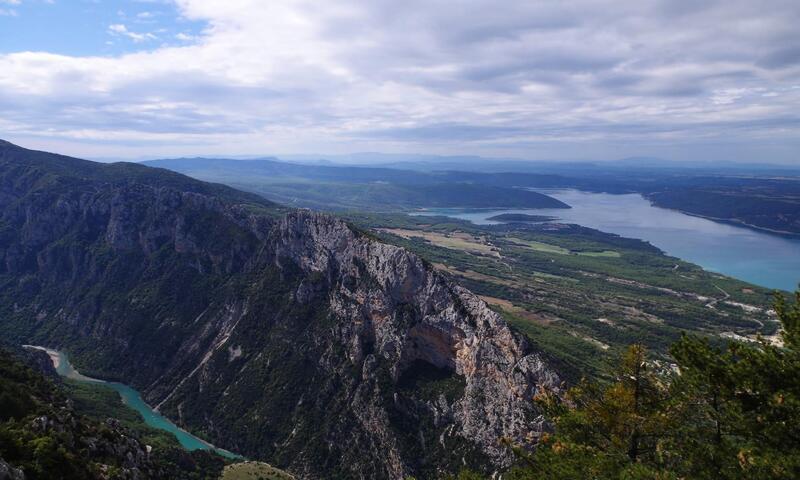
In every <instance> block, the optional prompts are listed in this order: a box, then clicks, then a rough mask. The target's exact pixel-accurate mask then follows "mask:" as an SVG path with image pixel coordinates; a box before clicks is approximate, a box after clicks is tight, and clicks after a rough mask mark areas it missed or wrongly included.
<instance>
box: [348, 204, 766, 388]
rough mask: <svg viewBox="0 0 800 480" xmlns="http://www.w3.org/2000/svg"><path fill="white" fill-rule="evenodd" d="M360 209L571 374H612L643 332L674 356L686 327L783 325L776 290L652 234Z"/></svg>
mask: <svg viewBox="0 0 800 480" xmlns="http://www.w3.org/2000/svg"><path fill="white" fill-rule="evenodd" d="M350 219H351V221H353V222H354V223H356V224H358V225H360V226H361V227H362V228H365V229H370V230H372V231H373V232H374V233H375V235H377V236H379V237H380V238H381V239H382V240H384V241H387V242H390V243H395V244H398V245H401V246H404V247H406V248H408V249H410V250H412V251H414V252H415V253H417V254H419V255H421V256H422V257H423V258H425V259H427V260H428V261H430V262H431V263H432V264H433V265H434V266H435V267H436V268H437V269H439V270H440V271H443V272H445V273H447V274H448V275H450V276H452V277H453V278H455V279H456V280H457V281H458V282H459V283H461V284H462V285H464V286H465V287H467V288H469V289H470V290H472V291H473V292H475V293H476V294H478V295H480V296H481V298H483V300H484V301H486V303H488V304H489V305H490V306H491V307H492V308H493V309H495V310H497V311H498V312H499V313H501V314H502V315H503V316H504V317H505V318H506V319H507V320H508V321H509V322H510V323H511V324H513V325H514V326H515V327H516V328H517V329H519V330H520V331H522V332H524V333H525V334H527V335H528V337H529V338H530V339H531V340H532V341H533V342H534V343H535V344H536V345H537V346H538V347H539V348H541V349H542V350H543V351H544V352H546V354H547V355H548V356H549V357H550V359H551V361H552V362H553V363H554V364H555V365H556V366H557V368H559V370H560V371H562V372H563V373H564V375H565V376H566V377H567V378H568V379H569V380H573V381H574V380H577V379H579V378H580V377H582V376H584V375H590V376H600V377H604V376H606V375H608V374H609V373H610V372H611V371H612V366H611V365H613V360H614V359H615V358H616V357H617V356H618V355H619V353H620V352H621V351H622V349H623V348H624V347H625V346H627V345H629V344H631V343H634V342H641V343H643V344H645V345H647V346H648V347H649V348H650V349H651V350H653V351H654V352H655V353H656V354H657V355H658V356H660V357H662V358H663V359H664V360H667V356H666V351H667V348H668V346H669V345H670V344H671V343H672V342H673V341H675V340H676V339H677V338H679V337H680V335H681V333H682V332H691V333H696V334H700V335H705V336H708V337H710V338H712V339H713V340H714V341H717V342H722V341H724V339H725V338H745V339H754V338H755V336H756V335H757V334H762V335H767V336H769V335H774V334H775V331H776V328H777V322H776V319H775V316H774V312H773V311H772V310H771V304H772V294H771V292H770V291H769V290H767V289H764V288H760V287H757V286H754V285H751V284H748V283H745V282H742V281H739V280H736V279H733V278H730V277H726V276H723V275H719V274H715V273H711V272H707V271H705V270H703V269H701V268H700V267H698V266H696V265H693V264H690V263H687V262H684V261H682V260H680V259H678V258H674V257H669V256H667V255H664V254H663V253H662V252H660V251H659V250H658V249H656V248H654V247H653V246H651V245H650V244H648V243H646V242H641V241H638V240H631V239H625V238H621V237H618V236H616V235H611V234H606V233H603V232H599V231H597V230H592V229H588V228H584V227H579V226H575V225H562V224H547V223H546V224H538V225H521V224H513V225H494V226H479V225H474V224H472V223H469V222H465V221H460V220H454V219H452V218H446V217H414V216H407V215H401V214H397V215H369V214H360V215H351V216H350Z"/></svg>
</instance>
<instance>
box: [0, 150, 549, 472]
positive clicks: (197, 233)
mask: <svg viewBox="0 0 800 480" xmlns="http://www.w3.org/2000/svg"><path fill="white" fill-rule="evenodd" d="M51 164H52V165H51ZM73 167H74V168H73ZM0 196H2V202H1V203H0V206H2V211H0V260H1V261H0V313H1V314H2V315H0V328H2V329H3V331H4V332H6V334H7V336H8V337H9V339H11V340H13V341H16V342H19V343H22V342H26V343H35V344H39V345H47V346H50V347H55V348H58V349H61V350H65V351H67V352H68V353H69V354H70V358H71V359H72V360H73V362H74V363H75V364H76V367H78V368H79V369H80V370H81V371H82V372H84V373H86V374H87V375H91V376H94V377H100V378H105V379H115V380H120V381H123V382H125V383H127V384H129V385H132V386H134V387H135V388H137V389H139V390H140V391H141V392H142V394H143V395H144V397H145V399H146V400H147V401H148V402H149V403H150V404H151V405H155V406H158V408H159V409H160V410H161V411H162V412H164V413H165V414H166V415H168V416H170V417H171V418H172V419H173V420H174V421H176V423H178V424H180V425H181V426H183V427H185V428H187V429H189V430H191V431H192V432H193V433H195V434H197V435H199V436H201V437H205V438H207V439H209V440H210V441H212V442H213V443H214V444H215V445H218V446H221V447H223V448H227V449H229V450H232V451H236V452H238V453H241V454H243V455H245V456H247V457H249V458H254V459H262V460H266V461H268V462H270V463H271V464H273V465H275V466H277V467H279V468H287V469H288V470H289V471H290V472H292V473H295V474H298V475H300V476H303V477H319V476H324V477H336V478H364V477H369V478H397V477H402V476H405V475H412V474H413V475H418V476H422V477H435V476H438V475H440V474H443V473H446V472H449V471H451V472H452V471H455V470H457V469H458V468H461V466H462V465H463V463H464V462H465V461H466V462H467V463H468V464H469V466H471V467H473V468H475V469H478V470H480V471H486V472H490V471H493V470H495V469H497V468H500V467H503V466H507V465H509V462H510V461H511V460H512V458H513V457H512V455H511V453H510V452H509V450H508V449H507V448H506V447H505V446H504V445H503V444H501V443H500V442H499V439H500V438H511V439H515V440H517V441H520V442H535V440H536V438H537V437H538V435H539V434H540V433H541V432H542V431H543V430H544V428H545V424H544V420H543V419H542V418H541V415H540V412H539V411H538V410H537V408H536V406H535V405H532V404H531V403H530V402H529V401H528V399H529V398H530V396H531V395H533V394H534V393H535V392H536V391H537V390H538V389H539V388H541V387H542V386H548V387H549V388H557V386H558V385H559V383H560V381H559V379H558V376H557V375H556V374H555V372H553V371H552V370H551V369H550V368H549V367H548V366H547V365H546V363H545V362H544V361H543V360H542V358H541V357H540V356H539V355H538V353H537V352H536V351H535V350H534V349H533V348H532V347H531V345H530V344H529V343H528V342H527V341H526V340H525V339H524V338H523V337H522V336H521V335H518V334H516V333H514V332H513V331H512V330H511V329H509V327H508V326H507V324H506V323H505V321H504V320H503V319H502V318H501V317H500V316H499V315H498V314H496V313H495V312H493V311H491V310H490V309H488V308H487V307H486V305H485V304H484V303H483V302H482V301H481V300H480V299H478V298H477V297H475V296H474V295H473V294H472V293H470V292H469V291H467V290H465V289H463V288H462V287H460V286H458V285H456V284H454V283H452V282H451V281H449V280H448V279H446V278H445V277H444V276H443V275H441V274H439V273H437V272H436V271H435V269H434V268H432V266H431V265H430V264H428V263H426V262H424V261H422V260H421V259H420V258H419V257H417V256H415V255H413V254H410V253H408V252H407V251H405V250H403V249H402V248H398V247H395V246H391V245H387V244H383V243H380V242H378V241H376V240H375V239H374V238H373V237H372V236H371V235H367V234H365V233H363V232H361V231H359V230H358V229H356V228H354V227H352V226H350V225H348V224H346V223H345V222H343V221H341V220H339V219H336V218H333V217H329V216H326V215H322V214H317V213H312V212H309V211H287V210H286V209H283V208H281V207H277V206H275V205H273V204H271V203H269V202H267V201H265V200H262V199H261V198H259V197H256V196H254V195H250V194H244V193H241V192H238V191H235V190H232V189H229V188H227V187H222V186H219V185H211V184H206V183H203V182H200V181H196V180H192V179H190V178H188V177H184V176H182V175H178V174H175V173H172V172H167V171H165V170H159V169H153V168H148V167H144V166H141V165H128V164H112V165H99V164H93V163H91V162H85V161H81V160H76V159H70V158H67V157H62V156H55V155H50V154H45V153H41V152H31V151H28V150H24V149H21V148H19V147H15V146H12V145H9V144H3V145H0ZM420 366H422V367H423V368H420ZM429 371H435V372H437V373H436V375H434V376H430V375H427V373H426V372H429Z"/></svg>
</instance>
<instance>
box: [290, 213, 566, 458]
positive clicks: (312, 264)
mask: <svg viewBox="0 0 800 480" xmlns="http://www.w3.org/2000/svg"><path fill="white" fill-rule="evenodd" d="M276 230H277V232H279V233H278V235H277V238H278V240H277V241H276V247H275V251H276V252H278V254H279V255H281V254H286V255H287V256H289V257H291V258H294V259H296V260H297V261H298V263H299V264H300V265H301V267H302V268H303V269H304V270H305V271H306V272H307V273H309V274H314V273H319V274H323V275H327V276H332V275H334V274H336V275H339V276H340V277H341V276H344V277H345V278H347V277H350V276H352V277H358V278H359V279H360V280H361V281H359V282H357V283H356V285H357V287H356V288H355V289H349V288H335V289H333V290H332V291H331V292H330V297H329V300H330V304H331V314H332V315H334V316H335V317H336V318H337V322H339V323H340V324H343V325H348V326H349V327H350V328H348V329H346V330H345V331H343V332H342V337H341V338H340V340H341V341H342V343H343V344H345V345H347V346H348V347H349V348H348V355H349V357H350V359H352V361H353V362H363V361H369V359H366V360H365V357H368V356H369V355H375V356H380V357H381V358H382V359H383V360H384V361H387V362H388V365H389V366H390V367H389V368H390V372H391V375H392V378H393V379H394V380H397V379H398V378H399V376H400V374H401V373H402V371H403V369H404V368H405V367H406V366H408V365H409V364H410V363H411V362H413V361H414V360H423V361H425V362H426V363H428V364H431V365H433V366H436V367H439V368H443V369H448V370H452V371H453V372H454V373H455V374H457V375H458V376H462V377H463V378H464V380H465V382H466V386H465V389H464V396H463V397H462V398H461V399H459V400H458V401H456V402H454V403H453V405H452V406H450V409H451V412H452V417H453V425H454V426H455V427H456V429H455V432H456V434H458V435H461V436H463V437H464V438H465V439H471V440H477V441H478V442H479V443H480V445H481V448H482V450H483V451H484V452H485V453H486V454H488V455H489V456H490V457H491V458H492V459H493V460H495V461H496V462H498V464H504V463H506V462H507V460H508V452H507V450H506V449H505V448H503V447H502V446H501V445H500V444H499V442H498V439H500V438H509V439H512V440H515V441H517V442H520V443H524V442H525V441H526V439H527V440H529V438H526V437H528V436H529V435H530V434H531V433H532V429H531V425H532V423H534V424H535V423H536V422H540V423H539V424H538V426H539V427H541V419H539V418H537V416H536V412H535V411H534V410H533V409H532V408H531V398H532V396H533V395H534V394H535V391H536V390H537V389H538V388H540V387H546V388H550V389H555V388H557V385H558V378H557V376H556V375H555V374H554V372H553V371H552V370H550V369H549V368H548V367H547V366H546V365H545V364H544V362H543V361H542V360H541V358H540V357H539V356H538V355H536V354H535V353H533V352H531V351H530V349H529V347H528V346H527V344H526V342H525V341H524V340H523V339H522V338H521V337H520V336H518V335H515V334H514V333H513V332H512V331H511V330H510V329H509V327H508V325H507V324H506V323H505V321H503V320H502V319H501V318H500V317H499V315H498V314H496V313H495V312H493V311H491V310H490V309H489V308H488V307H487V306H486V304H485V303H484V302H483V301H482V300H480V299H479V298H477V297H476V296H475V295H474V294H472V293H471V292H469V291H468V290H466V289H464V288H462V287H459V286H457V285H454V284H452V283H450V282H449V281H447V280H446V279H444V278H443V277H442V276H440V275H439V274H437V273H436V272H434V271H433V270H432V269H431V268H429V267H428V266H427V265H425V264H424V262H423V261H422V260H421V259H420V258H419V257H417V256H415V255H413V254H411V253H409V252H407V251H405V250H403V249H401V248H398V247H394V246H391V245H386V244H382V243H378V242H375V241H372V240H369V239H367V238H366V237H363V236H357V235H355V234H354V233H353V232H352V231H351V230H350V229H349V228H348V227H347V225H346V224H344V223H343V222H341V221H340V220H337V219H335V218H332V217H328V216H325V215H322V214H316V213H311V212H307V211H301V212H295V213H292V214H289V215H287V216H286V217H285V218H284V219H283V220H282V221H281V222H280V223H279V224H278V225H277V227H276ZM287 232H289V233H288V234H287ZM310 252H313V253H312V254H311V255H310V254H309V253H310ZM334 272H335V273H334ZM408 305H410V306H412V309H413V315H412V317H411V318H410V319H409V318H402V317H401V316H400V315H398V310H401V309H402V308H403V307H404V306H408ZM369 343H372V344H374V347H373V349H374V351H373V352H372V353H370V354H369V355H365V352H364V350H365V349H364V345H365V344H369ZM533 419H535V420H533ZM534 433H535V432H534Z"/></svg>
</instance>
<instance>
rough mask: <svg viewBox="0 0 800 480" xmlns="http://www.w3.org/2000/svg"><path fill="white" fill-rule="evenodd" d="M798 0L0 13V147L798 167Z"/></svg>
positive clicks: (3, 1)
mask: <svg viewBox="0 0 800 480" xmlns="http://www.w3.org/2000/svg"><path fill="white" fill-rule="evenodd" d="M798 25H800V1H797V0H759V1H756V0H720V1H715V0H691V1H684V0H637V1H621V0H617V1H607V0H592V1H586V0H571V1H568V2H565V1H561V0H558V1H550V0H540V1H534V0H446V1H440V0H404V1H397V0H368V1H367V0H364V1H352V0H337V1H335V2H328V1H306V0H225V1H219V0H174V1H170V0H138V1H136V0H131V1H121V0H120V1H104V0H0V138H3V139H6V140H9V141H12V142H14V143H18V144H20V145H22V146H26V147H29V148H37V149H44V150H50V151H57V152H60V153H66V154H70V155H75V156H80V157H85V158H130V159H135V158H154V157H168V156H182V155H226V156H231V155H261V154H264V155H275V154H278V155H279V154H282V153H283V154H299V153H313V154H320V155H321V156H324V154H347V153H354V152H364V151H380V152H387V153H424V154H441V155H462V154H469V155H482V156H503V157H515V158H522V159H531V160H551V159H552V160H558V159H570V160H578V159H580V160H584V159H589V160H604V159H617V158H623V157H629V156H652V157H661V158H666V159H672V160H680V161H709V160H714V161H730V162H748V163H759V162H761V163H784V164H793V165H798V164H800V28H798Z"/></svg>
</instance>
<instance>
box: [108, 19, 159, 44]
mask: <svg viewBox="0 0 800 480" xmlns="http://www.w3.org/2000/svg"><path fill="white" fill-rule="evenodd" d="M108 32H109V33H111V34H113V35H122V36H125V37H128V38H130V39H131V40H133V41H134V42H136V43H140V42H145V41H148V40H156V39H158V37H156V36H155V35H153V34H152V33H149V32H146V33H136V32H131V31H130V30H128V27H126V26H125V25H124V24H122V23H115V24H112V25H109V26H108Z"/></svg>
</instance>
